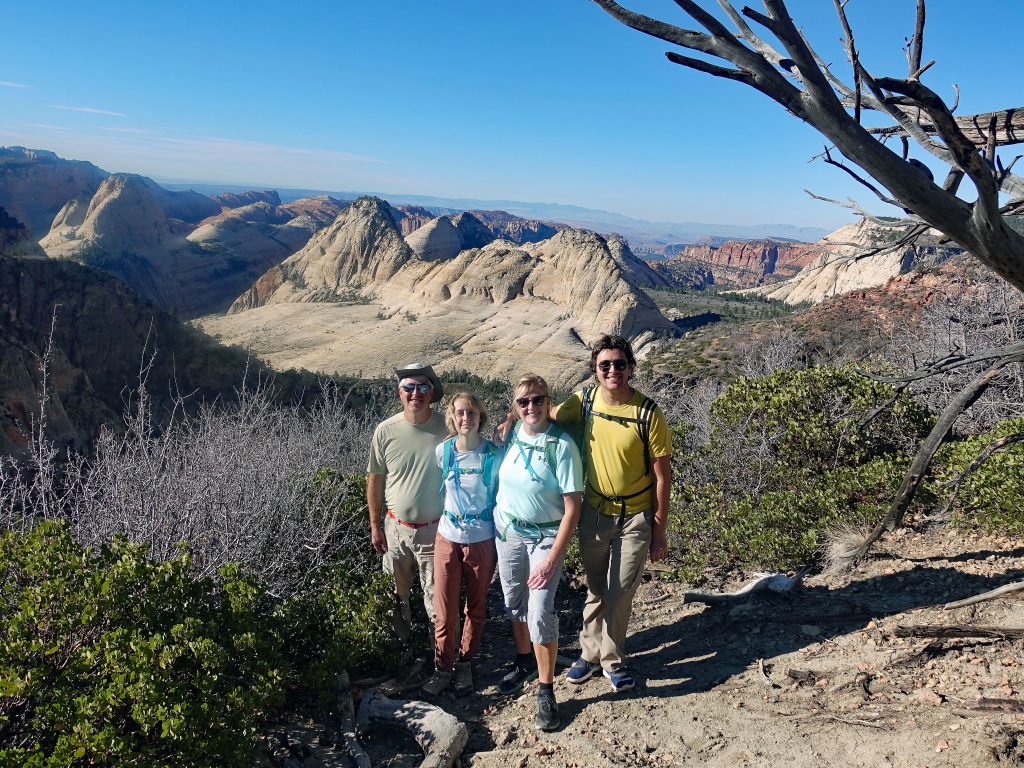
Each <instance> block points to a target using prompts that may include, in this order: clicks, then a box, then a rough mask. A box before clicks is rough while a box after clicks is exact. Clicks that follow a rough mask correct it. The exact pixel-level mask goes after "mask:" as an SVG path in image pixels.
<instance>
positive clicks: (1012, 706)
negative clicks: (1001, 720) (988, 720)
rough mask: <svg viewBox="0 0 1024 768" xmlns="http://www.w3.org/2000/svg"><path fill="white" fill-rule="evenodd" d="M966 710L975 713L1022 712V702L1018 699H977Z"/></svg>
mask: <svg viewBox="0 0 1024 768" xmlns="http://www.w3.org/2000/svg"><path fill="white" fill-rule="evenodd" d="M968 709H971V710H974V711H975V712H1016V713H1021V712H1024V701H1020V700H1019V699H985V698H982V699H978V700H977V701H976V702H974V703H973V704H971V705H970V706H969V707H968Z"/></svg>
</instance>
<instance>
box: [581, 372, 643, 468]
mask: <svg viewBox="0 0 1024 768" xmlns="http://www.w3.org/2000/svg"><path fill="white" fill-rule="evenodd" d="M596 394H597V387H596V386H594V385H593V384H588V385H587V386H585V387H583V391H582V392H581V395H582V400H583V419H582V423H583V445H582V446H581V447H580V454H581V455H585V454H584V451H585V450H586V446H587V444H588V443H589V433H590V427H589V423H590V422H589V418H590V417H591V416H600V417H601V418H602V419H606V420H608V421H614V422H616V423H617V424H621V425H622V426H624V427H625V426H627V425H629V424H636V431H637V435H638V436H639V438H640V441H641V442H642V443H643V445H644V477H650V476H651V422H652V421H653V420H654V409H655V408H656V407H657V406H656V405H655V403H654V401H653V400H651V398H649V397H647V395H644V399H643V401H641V403H640V407H639V408H637V414H636V415H637V418H635V419H634V418H631V417H628V416H612V415H611V414H608V413H602V412H601V411H595V410H594V397H595V395H596ZM584 463H585V462H584Z"/></svg>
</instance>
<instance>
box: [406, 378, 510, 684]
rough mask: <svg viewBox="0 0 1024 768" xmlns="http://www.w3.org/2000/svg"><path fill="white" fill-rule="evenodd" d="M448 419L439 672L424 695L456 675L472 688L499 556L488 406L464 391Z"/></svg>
mask: <svg viewBox="0 0 1024 768" xmlns="http://www.w3.org/2000/svg"><path fill="white" fill-rule="evenodd" d="M445 422H446V423H447V425H448V429H450V430H451V431H452V432H454V433H455V434H454V436H453V437H450V438H448V439H446V440H444V441H443V442H442V443H441V444H440V445H438V446H437V450H436V456H437V465H438V466H439V467H441V473H442V477H443V481H442V489H441V491H442V493H443V495H444V514H443V515H442V517H441V520H440V522H439V523H438V526H437V537H436V539H435V540H434V613H435V616H436V619H435V622H434V674H433V676H432V677H431V678H430V679H429V680H428V681H427V682H426V683H424V684H423V687H422V689H421V690H422V693H423V694H424V695H425V696H427V697H434V696H437V695H438V694H439V693H441V692H442V691H443V690H445V689H446V688H447V687H448V686H449V685H451V684H452V682H453V679H454V683H455V685H454V687H455V690H456V691H458V692H465V691H469V690H472V688H473V672H472V666H471V663H470V662H471V660H472V659H473V657H474V656H476V654H477V652H478V651H479V650H480V638H481V637H482V635H483V627H484V618H485V617H486V615H487V590H488V588H489V587H490V584H491V578H492V577H493V575H494V568H495V564H496V562H497V555H496V553H495V550H494V498H495V492H496V488H497V485H498V467H499V465H500V464H501V454H500V452H499V449H498V448H497V447H496V446H495V444H494V443H493V442H491V441H490V440H487V439H485V438H483V437H482V436H481V434H480V430H481V429H482V428H483V426H484V424H486V423H487V412H486V411H485V410H484V407H483V404H482V403H481V402H480V400H479V398H477V397H476V396H475V395H471V394H469V393H468V392H460V393H458V394H457V395H455V396H454V397H453V398H452V401H451V403H449V405H448V408H447V409H446V411H445ZM463 586H465V588H466V608H465V620H464V622H463V626H462V638H461V643H459V642H458V641H459V638H458V637H457V633H458V626H459V593H460V591H461V590H462V587H463ZM457 646H458V648H457ZM457 650H458V657H456V651H457Z"/></svg>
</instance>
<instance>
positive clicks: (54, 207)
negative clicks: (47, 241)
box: [0, 147, 108, 240]
mask: <svg viewBox="0 0 1024 768" xmlns="http://www.w3.org/2000/svg"><path fill="white" fill-rule="evenodd" d="M107 175H108V174H107V172H106V171H104V170H102V169H100V168H97V167H96V166H95V165H93V164H92V163H87V162H82V161H79V160H64V159H63V158H60V157H58V156H57V155H55V154H54V153H53V152H47V151H45V150H40V149H26V148H25V147H0V207H3V208H4V209H5V210H6V211H7V213H8V214H9V215H11V216H13V217H14V218H15V219H17V220H18V221H20V222H21V223H22V224H24V225H25V227H26V228H27V229H28V232H29V235H30V236H31V237H32V238H33V239H34V240H38V239H39V238H41V237H42V236H43V235H45V234H46V233H47V232H48V231H49V229H50V224H51V222H52V221H53V217H54V216H56V215H57V212H58V211H60V209H61V208H63V207H64V204H65V203H67V202H68V200H74V199H77V198H79V197H82V196H89V197H91V196H92V194H93V193H94V192H95V191H96V190H97V189H98V188H99V185H100V183H101V182H102V181H103V179H105V178H106V177H107Z"/></svg>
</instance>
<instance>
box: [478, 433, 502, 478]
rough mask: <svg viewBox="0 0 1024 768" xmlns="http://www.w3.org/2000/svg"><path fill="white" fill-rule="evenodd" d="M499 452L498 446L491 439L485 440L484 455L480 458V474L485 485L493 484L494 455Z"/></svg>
mask: <svg viewBox="0 0 1024 768" xmlns="http://www.w3.org/2000/svg"><path fill="white" fill-rule="evenodd" d="M497 452H498V446H496V445H495V444H494V443H492V442H491V441H490V440H485V441H484V455H483V458H482V459H481V460H480V476H481V478H482V480H483V482H484V485H486V486H488V487H490V485H491V467H493V466H494V455H495V454H496V453H497Z"/></svg>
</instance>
